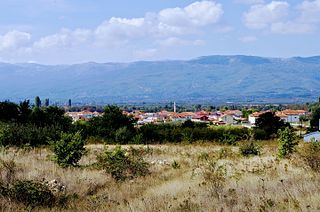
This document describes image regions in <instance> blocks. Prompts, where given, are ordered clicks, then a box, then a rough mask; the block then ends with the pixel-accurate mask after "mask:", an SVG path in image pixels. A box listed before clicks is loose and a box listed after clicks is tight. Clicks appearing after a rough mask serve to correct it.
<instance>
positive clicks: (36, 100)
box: [34, 96, 41, 107]
mask: <svg viewBox="0 0 320 212" xmlns="http://www.w3.org/2000/svg"><path fill="white" fill-rule="evenodd" d="M34 106H35V107H41V100H40V97H39V96H36V98H35V99H34Z"/></svg>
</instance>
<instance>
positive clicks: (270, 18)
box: [243, 1, 289, 29]
mask: <svg viewBox="0 0 320 212" xmlns="http://www.w3.org/2000/svg"><path fill="white" fill-rule="evenodd" d="M288 8H289V4H288V3H287V2H284V1H272V2H271V3H269V4H258V5H253V6H251V7H250V9H249V11H248V12H246V13H244V16H243V19H244V22H245V25H246V26H247V27H248V28H251V29H263V28H267V27H270V26H271V25H272V24H273V23H278V22H280V21H282V20H283V19H284V18H285V17H286V16H287V15H288Z"/></svg>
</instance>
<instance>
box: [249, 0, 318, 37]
mask: <svg viewBox="0 0 320 212" xmlns="http://www.w3.org/2000/svg"><path fill="white" fill-rule="evenodd" d="M243 20H244V23H245V25H246V26H247V27H248V28H251V29H266V30H269V31H270V32H273V33H279V34H301V33H311V32H314V31H315V30H317V29H318V28H319V23H320V0H313V1H309V0H304V1H302V2H301V3H300V4H298V5H297V6H296V7H295V10H291V11H290V10H289V4H288V3H287V2H285V1H272V2H271V3H269V4H258V5H253V6H251V7H250V9H249V11H248V12H246V13H244V15H243Z"/></svg>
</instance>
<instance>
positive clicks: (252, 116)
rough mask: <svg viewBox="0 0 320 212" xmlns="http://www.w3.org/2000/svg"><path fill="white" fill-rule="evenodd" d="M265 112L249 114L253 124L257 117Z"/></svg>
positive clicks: (250, 121)
mask: <svg viewBox="0 0 320 212" xmlns="http://www.w3.org/2000/svg"><path fill="white" fill-rule="evenodd" d="M264 113H265V112H255V113H252V114H250V115H249V117H248V120H249V123H250V124H251V125H255V124H256V121H257V119H258V118H259V117H260V116H261V115H262V114H264Z"/></svg>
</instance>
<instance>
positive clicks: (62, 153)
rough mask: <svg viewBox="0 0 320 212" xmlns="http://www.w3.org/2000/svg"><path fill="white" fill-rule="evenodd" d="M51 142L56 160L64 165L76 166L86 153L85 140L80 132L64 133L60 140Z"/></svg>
mask: <svg viewBox="0 0 320 212" xmlns="http://www.w3.org/2000/svg"><path fill="white" fill-rule="evenodd" d="M50 144H51V147H52V150H53V152H54V154H55V156H54V158H55V161H56V162H57V163H58V164H59V165H60V166H62V167H67V166H76V165H77V163H78V161H79V160H80V159H81V157H82V155H83V154H84V153H85V148H84V144H85V141H84V140H83V139H82V136H81V134H80V132H77V133H75V134H68V133H63V134H62V135H61V139H60V140H59V141H56V142H50Z"/></svg>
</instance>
